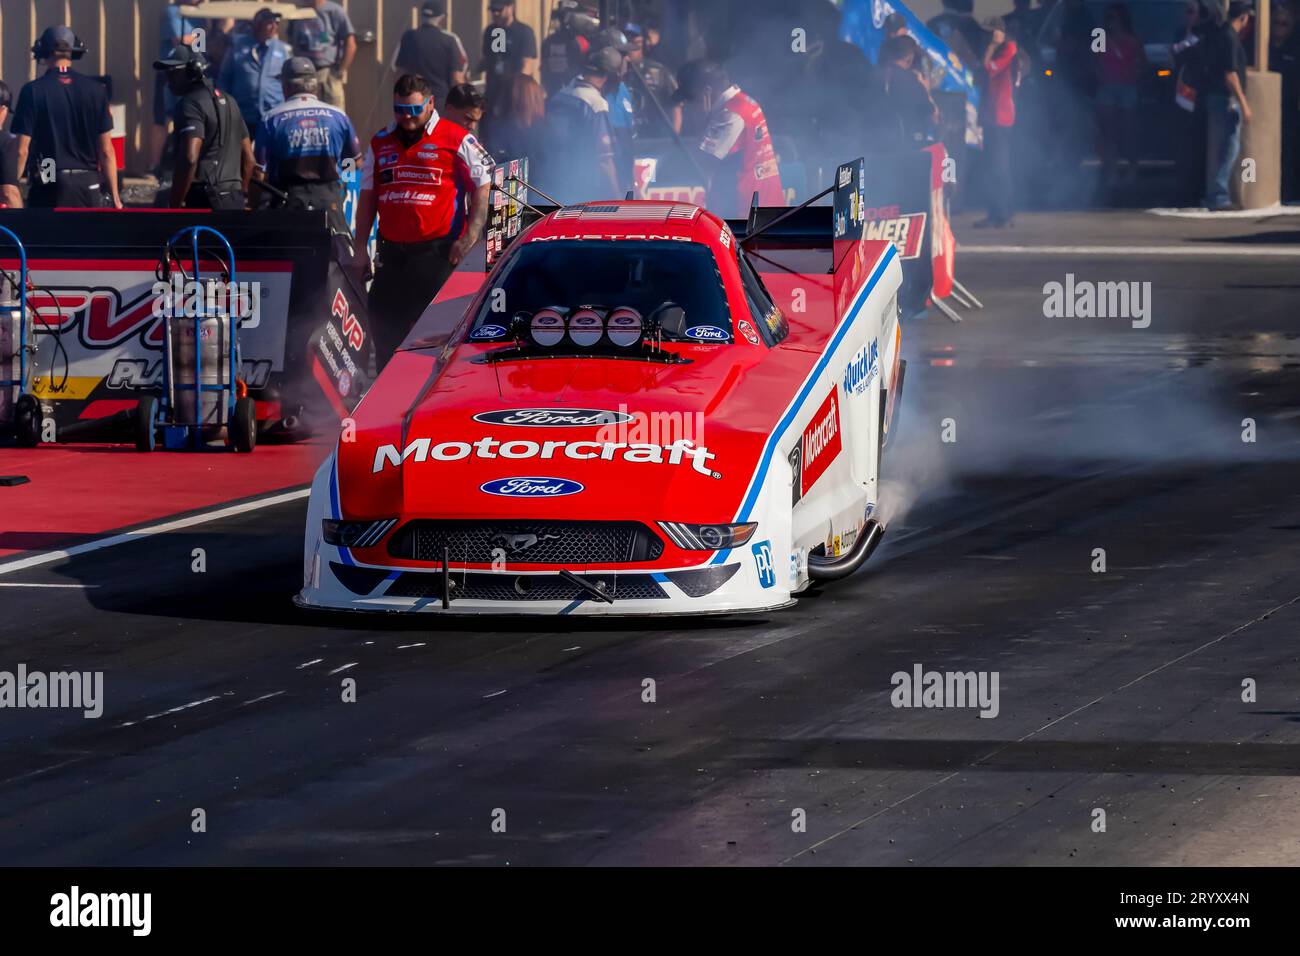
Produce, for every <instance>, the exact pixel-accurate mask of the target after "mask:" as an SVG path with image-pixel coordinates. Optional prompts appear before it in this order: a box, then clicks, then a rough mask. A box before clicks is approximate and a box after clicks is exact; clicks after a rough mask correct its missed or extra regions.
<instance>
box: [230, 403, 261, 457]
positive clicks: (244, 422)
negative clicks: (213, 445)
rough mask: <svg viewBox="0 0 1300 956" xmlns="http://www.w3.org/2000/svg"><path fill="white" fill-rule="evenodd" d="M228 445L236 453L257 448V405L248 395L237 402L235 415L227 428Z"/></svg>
mask: <svg viewBox="0 0 1300 956" xmlns="http://www.w3.org/2000/svg"><path fill="white" fill-rule="evenodd" d="M226 444H228V445H229V446H230V447H232V448H234V449H235V451H252V450H253V449H254V448H256V447H257V403H256V402H254V401H253V399H252V398H250V397H249V396H247V395H245V396H244V397H243V398H240V399H237V400H236V401H235V415H234V417H233V418H232V419H231V420H230V424H229V425H227V426H226Z"/></svg>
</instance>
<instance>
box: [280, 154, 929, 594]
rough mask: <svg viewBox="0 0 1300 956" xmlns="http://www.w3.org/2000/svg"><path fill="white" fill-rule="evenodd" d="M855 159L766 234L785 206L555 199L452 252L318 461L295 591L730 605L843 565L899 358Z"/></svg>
mask: <svg viewBox="0 0 1300 956" xmlns="http://www.w3.org/2000/svg"><path fill="white" fill-rule="evenodd" d="M862 175H863V168H862V162H861V160H859V161H857V162H856V163H852V164H848V165H846V166H842V167H840V170H839V172H838V176H837V188H836V190H835V202H834V205H833V207H825V206H822V207H809V208H808V209H804V210H801V211H799V212H798V213H796V214H793V215H791V216H789V217H788V218H787V220H786V221H783V222H781V223H772V228H771V229H769V230H767V231H765V232H764V233H763V235H761V236H760V235H757V234H756V233H757V232H758V231H757V230H755V228H754V223H755V222H756V221H757V218H758V216H759V215H760V214H762V215H765V216H767V217H768V218H769V220H770V219H771V218H772V216H774V215H776V213H777V212H779V211H778V210H758V211H756V212H755V213H754V214H753V215H752V216H751V219H750V220H749V222H734V223H730V224H729V223H727V222H724V221H723V220H721V219H718V218H717V217H715V216H713V215H712V214H711V213H709V212H707V211H705V210H703V209H700V208H699V207H698V206H693V205H689V204H682V203H671V202H648V201H642V202H630V201H628V202H609V203H603V204H601V203H588V204H585V205H581V206H570V207H565V208H563V209H560V210H557V211H554V212H551V213H549V214H547V215H546V216H545V217H544V218H542V219H541V220H540V221H538V222H536V223H534V224H533V225H532V226H531V227H530V228H528V229H526V230H525V231H524V232H523V233H522V234H521V235H520V236H519V238H518V239H517V240H516V241H515V242H514V243H513V244H512V245H511V246H510V248H509V249H508V250H507V251H506V252H505V254H504V256H503V257H502V258H501V260H500V261H499V262H498V263H497V264H496V266H495V268H493V269H492V271H491V272H490V273H489V274H487V275H486V276H485V281H484V280H483V279H480V278H477V277H475V278H473V279H472V280H471V282H472V285H471V287H470V288H469V289H467V288H466V286H465V277H464V275H463V274H458V275H457V276H455V277H453V278H454V279H456V280H457V281H458V282H459V283H460V285H459V287H457V286H456V284H455V283H452V284H449V286H448V287H447V288H446V289H444V290H443V293H442V294H441V295H440V297H439V300H438V301H437V302H435V303H434V304H433V305H432V306H430V308H429V309H428V310H426V312H425V315H424V316H423V317H422V318H421V320H420V323H419V324H418V325H417V327H416V328H415V330H413V332H412V335H411V337H409V338H408V340H407V342H406V343H405V344H404V346H403V348H402V349H401V350H399V352H398V353H397V354H396V356H395V357H394V358H393V359H392V361H391V362H390V363H389V365H388V366H387V368H385V370H384V371H383V373H382V374H381V375H380V376H379V378H378V379H377V381H376V382H375V384H374V385H373V386H372V387H371V389H370V391H369V392H368V393H367V395H366V396H365V398H364V399H363V400H362V401H361V404H360V405H359V406H358V407H357V408H356V410H355V412H354V420H355V433H354V434H348V433H346V432H345V434H344V436H343V437H342V438H341V439H340V441H339V443H338V446H337V448H336V450H335V452H334V454H332V455H331V456H330V457H329V459H328V460H327V461H326V462H325V464H324V465H323V466H322V467H321V469H320V471H319V472H318V473H317V475H316V478H315V482H314V484H313V486H312V491H311V500H310V506H309V509H308V515H307V535H306V547H305V552H304V564H305V566H304V578H305V581H304V585H303V589H302V592H301V594H300V595H299V598H298V603H299V604H301V605H304V606H308V607H321V608H339V609H347V610H358V611H423V612H432V613H442V614H474V613H479V614H482V613H489V614H502V613H507V614H634V615H642V614H646V615H649V614H698V613H725V612H737V611H755V610H766V609H771V608H777V607H781V606H783V605H786V604H789V603H791V602H792V600H793V596H794V595H796V594H797V593H798V592H799V591H801V590H803V589H804V588H806V587H807V586H808V584H809V582H810V580H816V579H819V578H834V577H841V576H843V575H844V574H847V573H849V572H850V571H852V570H853V569H855V568H856V567H857V566H858V565H860V564H861V563H862V562H863V561H864V560H865V559H866V558H867V557H868V556H869V555H870V553H871V550H872V549H873V548H874V546H875V544H876V543H877V541H878V540H879V537H880V534H881V533H882V531H883V528H882V527H881V526H880V525H879V524H878V523H877V522H876V520H875V518H874V515H875V513H876V511H877V509H878V504H879V502H878V497H879V493H880V483H879V476H880V463H881V454H882V450H883V448H884V439H885V436H886V434H887V432H888V429H889V427H890V420H891V418H892V415H893V411H894V408H895V407H896V405H897V396H898V394H899V392H900V386H901V383H902V373H903V371H904V368H903V366H902V364H901V363H900V359H899V352H900V344H901V329H900V327H899V321H898V307H897V303H896V293H897V290H898V287H899V282H900V269H899V262H898V254H897V252H896V250H895V247H894V245H893V244H892V243H889V242H885V241H868V240H865V239H863V238H862V236H863V229H864V226H865V223H864V221H863V218H862V210H863V208H864V207H863V203H862V201H861V185H862ZM737 233H743V235H740V236H738V235H737ZM746 235H753V236H754V238H753V240H752V241H750V240H748V239H746V238H745V236H746ZM742 246H743V248H742ZM349 438H350V439H351V440H347V439H349Z"/></svg>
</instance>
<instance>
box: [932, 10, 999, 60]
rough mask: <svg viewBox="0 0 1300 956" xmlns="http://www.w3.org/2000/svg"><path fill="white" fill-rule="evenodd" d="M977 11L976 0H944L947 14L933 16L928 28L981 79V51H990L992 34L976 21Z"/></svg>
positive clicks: (944, 12)
mask: <svg viewBox="0 0 1300 956" xmlns="http://www.w3.org/2000/svg"><path fill="white" fill-rule="evenodd" d="M974 9H975V4H974V0H943V13H941V14H939V15H938V16H934V17H931V18H930V19H929V20H927V21H926V22H925V25H926V26H927V27H929V28H930V30H931V31H932V32H933V33H935V34H937V35H938V37H939V39H940V40H942V41H943V42H944V43H946V44H948V46H950V47H951V48H952V49H953V52H955V53H956V54H957V57H958V59H960V60H961V61H962V63H964V64H966V65H967V66H969V67H970V69H971V70H972V72H974V73H975V74H976V76H977V77H978V76H979V73H980V67H981V64H982V60H983V58H982V56H981V51H982V50H985V49H987V48H988V45H989V34H988V31H987V30H985V29H984V28H983V27H981V26H980V25H979V24H978V23H976V22H975V16H974V13H973V11H974Z"/></svg>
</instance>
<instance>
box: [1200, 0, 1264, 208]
mask: <svg viewBox="0 0 1300 956" xmlns="http://www.w3.org/2000/svg"><path fill="white" fill-rule="evenodd" d="M1254 11H1255V6H1254V4H1253V3H1251V2H1250V0H1232V2H1231V3H1229V4H1228V16H1227V21H1226V22H1225V23H1224V24H1223V25H1222V26H1220V27H1219V28H1218V29H1216V30H1215V31H1214V32H1213V33H1212V34H1210V36H1209V37H1208V38H1207V40H1206V43H1207V46H1206V49H1205V55H1206V60H1205V63H1206V93H1205V120H1206V124H1207V127H1208V130H1209V133H1208V137H1209V139H1208V142H1209V149H1208V150H1207V158H1206V169H1205V208H1206V209H1210V210H1224V209H1231V208H1232V200H1231V196H1230V194H1229V192H1228V182H1229V180H1230V179H1231V177H1232V171H1233V168H1234V167H1235V166H1236V162H1237V153H1238V151H1239V150H1240V149H1241V125H1242V124H1243V123H1249V122H1250V120H1251V116H1250V104H1249V103H1248V102H1246V51H1245V49H1244V48H1243V47H1242V45H1241V31H1242V30H1244V29H1246V25H1247V24H1248V23H1250V18H1251V17H1252V16H1253V15H1254Z"/></svg>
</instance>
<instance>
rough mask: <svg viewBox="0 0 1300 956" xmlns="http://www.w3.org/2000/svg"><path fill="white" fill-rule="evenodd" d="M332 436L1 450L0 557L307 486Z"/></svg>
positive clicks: (68, 542) (47, 446)
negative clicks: (277, 441) (18, 479)
mask: <svg viewBox="0 0 1300 956" xmlns="http://www.w3.org/2000/svg"><path fill="white" fill-rule="evenodd" d="M332 447H333V442H332V441H319V442H305V443H300V444H294V445H259V446H258V447H257V448H256V449H255V450H254V451H253V452H252V454H248V455H240V454H235V453H234V452H226V451H205V452H168V451H156V452H153V453H152V454H144V453H141V452H137V451H136V450H135V449H134V448H132V447H130V446H128V445H42V446H38V447H36V448H31V449H23V448H3V449H0V476H17V475H21V476H25V477H26V478H28V479H29V480H28V481H27V482H26V483H24V484H18V485H7V486H6V485H0V558H3V557H8V556H12V555H14V554H17V553H20V552H23V551H48V550H51V549H55V548H65V547H67V546H69V545H71V544H76V543H77V542H78V541H81V540H85V539H87V538H92V537H97V536H99V535H102V534H104V533H106V532H109V531H114V530H116V529H118V528H125V527H130V526H133V525H139V524H144V523H150V522H154V521H159V520H162V519H164V518H168V517H171V516H172V515H176V514H181V513H184V512H189V511H198V510H202V509H205V508H210V507H215V506H216V505H220V504H223V503H225V502H228V501H234V500H237V499H240V498H249V497H253V496H255V495H261V494H266V493H268V492H272V491H277V490H280V489H283V488H292V487H295V486H299V485H305V484H307V483H309V482H310V481H311V477H312V475H313V474H314V473H315V470H316V467H317V466H318V465H319V464H320V463H321V462H322V461H324V459H325V456H326V455H328V454H329V450H330V448H332Z"/></svg>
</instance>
